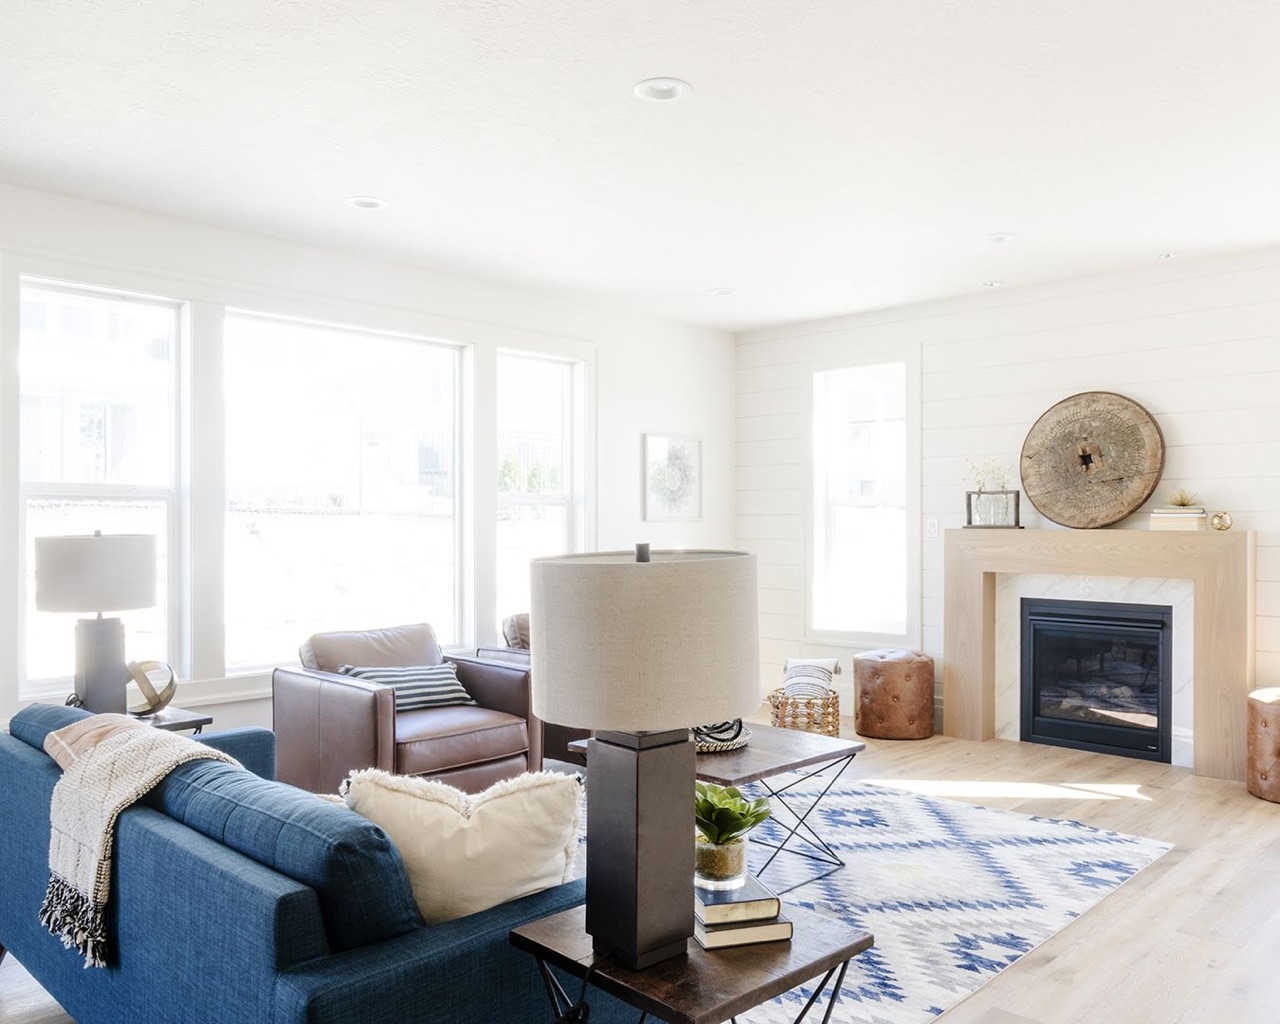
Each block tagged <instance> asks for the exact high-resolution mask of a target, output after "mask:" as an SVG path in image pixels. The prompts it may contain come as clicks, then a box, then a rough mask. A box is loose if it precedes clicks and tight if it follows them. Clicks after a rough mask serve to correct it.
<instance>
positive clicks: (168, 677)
mask: <svg viewBox="0 0 1280 1024" xmlns="http://www.w3.org/2000/svg"><path fill="white" fill-rule="evenodd" d="M125 667H126V668H127V669H128V670H129V677H130V678H131V679H132V680H133V681H134V682H135V683H137V684H138V689H139V690H141V691H142V700H143V702H142V703H141V704H136V705H134V706H133V707H131V708H130V709H129V714H131V715H136V716H137V717H138V718H148V717H150V716H151V715H154V714H156V713H157V712H159V711H163V710H164V708H165V707H166V706H167V705H168V703H169V702H170V701H171V700H173V697H174V694H176V693H177V692H178V683H177V680H175V679H174V678H173V669H171V668H170V667H169V666H168V665H166V664H165V663H164V662H163V661H131V662H129V664H128V665H126V666H125ZM157 686H159V689H157Z"/></svg>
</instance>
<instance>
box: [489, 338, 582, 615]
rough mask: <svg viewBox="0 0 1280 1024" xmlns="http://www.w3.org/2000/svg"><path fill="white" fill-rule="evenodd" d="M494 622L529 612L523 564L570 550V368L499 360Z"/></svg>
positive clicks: (502, 356)
mask: <svg viewBox="0 0 1280 1024" xmlns="http://www.w3.org/2000/svg"><path fill="white" fill-rule="evenodd" d="M497 401H498V547H497V565H498V579H497V597H498V618H499V620H501V619H503V618H505V617H506V616H508V615H513V614H515V613H517V612H527V611H528V610H529V560H530V559H532V558H539V557H542V556H545V555H558V554H563V553H564V552H565V551H568V550H569V549H570V548H571V547H572V535H571V534H572V531H571V523H570V515H571V496H572V493H573V446H572V422H573V421H572V409H573V365H572V364H571V363H567V362H563V361H561V360H555V359H545V358H540V357H536V356H525V355H515V354H512V353H506V352H501V353H499V354H498V390H497Z"/></svg>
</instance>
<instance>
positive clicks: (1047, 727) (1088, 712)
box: [1022, 598, 1172, 762]
mask: <svg viewBox="0 0 1280 1024" xmlns="http://www.w3.org/2000/svg"><path fill="white" fill-rule="evenodd" d="M1171 620H1172V613H1171V610H1170V609H1169V608H1167V607H1164V606H1161V605H1134V604H1119V603H1111V602H1087V601H1054V600H1041V599H1031V598H1024V599H1023V602H1022V738H1023V739H1024V740H1031V741H1032V742H1037V743H1050V744H1053V745H1056V746H1069V747H1078V748H1080V749H1082V750H1096V751H1101V752H1103V753H1112V754H1123V755H1125V756H1128V757H1140V758H1146V759H1149V760H1153V761H1164V762H1168V761H1169V759H1170V756H1169V755H1170V735H1171V731H1172V730H1171V722H1170V709H1171V703H1172V701H1171V685H1170V681H1171V668H1172V656H1171V651H1172V621H1171Z"/></svg>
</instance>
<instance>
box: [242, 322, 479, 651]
mask: <svg viewBox="0 0 1280 1024" xmlns="http://www.w3.org/2000/svg"><path fill="white" fill-rule="evenodd" d="M224 365H225V383H224V389H225V401H226V406H225V408H226V453H225V454H226V520H225V529H226V569H225V599H226V613H225V621H226V667H227V670H228V671H235V670H237V669H240V670H243V669H247V668H252V667H261V666H265V665H272V664H277V663H278V662H280V661H281V660H285V659H287V658H289V657H291V656H292V655H293V653H294V652H295V651H296V650H297V649H298V645H299V644H300V643H301V642H302V641H303V640H305V639H306V638H307V637H308V636H310V635H311V634H313V633H317V632H323V631H326V630H333V629H351V628H361V627H367V626H370V625H394V624H396V623H401V622H422V621H426V622H430V623H431V625H432V627H433V628H434V629H435V632H436V636H437V637H438V638H439V640H440V642H441V643H442V644H448V643H452V642H455V641H456V640H457V639H459V637H458V622H459V602H460V596H459V583H458V576H459V564H460V559H459V551H458V547H459V542H458V494H459V487H458V414H459V412H458V411H459V403H458V389H459V354H458V350H457V349H456V348H453V347H451V346H447V345H440V344H432V343H428V342H425V341H420V340H416V339H407V338H401V337H392V336H388V335H380V334H373V333H367V332H361V331H356V330H352V329H343V328H336V327H328V326H320V325H316V324H310V323H302V322H298V321H287V320H280V319H273V318H268V317H265V316H257V315H253V314H249V313H234V314H230V315H228V317H227V321H226V334H225V356H224Z"/></svg>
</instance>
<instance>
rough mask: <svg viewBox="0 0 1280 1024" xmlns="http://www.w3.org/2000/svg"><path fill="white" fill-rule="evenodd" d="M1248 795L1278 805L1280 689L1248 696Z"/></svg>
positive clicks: (1261, 691)
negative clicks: (1250, 794)
mask: <svg viewBox="0 0 1280 1024" xmlns="http://www.w3.org/2000/svg"><path fill="white" fill-rule="evenodd" d="M1245 782H1246V783H1247V784H1248V786H1249V792H1250V793H1252V794H1253V795H1254V796H1260V797H1262V799H1263V800H1270V801H1271V802H1272V803H1278V804H1280V688H1275V687H1273V688H1271V689H1267V690H1254V691H1253V693H1251V694H1249V768H1248V771H1247V772H1246V773H1245Z"/></svg>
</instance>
